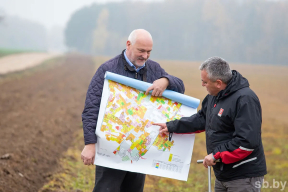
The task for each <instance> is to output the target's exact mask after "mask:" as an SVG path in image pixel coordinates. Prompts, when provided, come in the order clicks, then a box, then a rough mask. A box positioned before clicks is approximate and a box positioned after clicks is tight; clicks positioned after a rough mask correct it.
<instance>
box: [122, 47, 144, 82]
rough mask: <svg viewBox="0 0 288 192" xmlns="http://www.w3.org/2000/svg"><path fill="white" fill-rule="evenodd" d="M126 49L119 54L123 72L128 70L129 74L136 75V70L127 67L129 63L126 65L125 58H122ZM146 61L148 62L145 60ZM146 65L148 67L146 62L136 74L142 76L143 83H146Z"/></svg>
mask: <svg viewBox="0 0 288 192" xmlns="http://www.w3.org/2000/svg"><path fill="white" fill-rule="evenodd" d="M125 50H126V49H124V50H123V51H122V53H121V59H122V62H123V63H124V69H125V71H127V70H129V71H131V72H135V73H136V70H135V69H134V68H133V67H131V66H130V65H129V63H127V61H126V59H125V56H124V52H125ZM147 61H148V60H147ZM147 65H148V62H146V63H145V67H143V68H142V69H140V70H139V71H138V74H141V75H143V81H145V82H147Z"/></svg>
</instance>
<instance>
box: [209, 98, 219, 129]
mask: <svg viewBox="0 0 288 192" xmlns="http://www.w3.org/2000/svg"><path fill="white" fill-rule="evenodd" d="M217 103H218V99H217V98H216V101H215V104H214V106H213V108H212V109H211V110H210V117H209V127H211V121H212V117H213V113H212V112H213V110H214V109H215V107H216V106H217Z"/></svg>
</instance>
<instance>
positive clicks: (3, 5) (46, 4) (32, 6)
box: [0, 0, 161, 29]
mask: <svg viewBox="0 0 288 192" xmlns="http://www.w3.org/2000/svg"><path fill="white" fill-rule="evenodd" d="M111 1H113V2H119V1H122V0H0V9H1V10H2V11H3V10H4V11H5V13H6V14H7V15H11V16H19V17H21V18H25V19H29V20H31V21H36V22H38V23H41V24H43V25H44V26H45V27H46V28H47V29H51V27H53V26H54V25H58V26H63V27H64V26H65V24H66V22H67V21H68V20H69V18H70V16H71V14H72V13H73V12H74V11H75V10H77V9H80V8H82V7H83V6H89V5H91V4H92V3H94V2H98V3H106V2H111ZM130 1H135V0H130ZM142 1H147V2H151V1H161V0H142Z"/></svg>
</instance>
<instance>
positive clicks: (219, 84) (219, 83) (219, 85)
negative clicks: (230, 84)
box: [216, 79, 223, 89]
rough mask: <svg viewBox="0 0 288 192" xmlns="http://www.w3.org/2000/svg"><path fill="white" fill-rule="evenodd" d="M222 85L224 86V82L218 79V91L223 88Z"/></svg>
mask: <svg viewBox="0 0 288 192" xmlns="http://www.w3.org/2000/svg"><path fill="white" fill-rule="evenodd" d="M222 85H223V81H221V80H220V79H217V80H216V87H217V88H218V89H220V88H221V87H222Z"/></svg>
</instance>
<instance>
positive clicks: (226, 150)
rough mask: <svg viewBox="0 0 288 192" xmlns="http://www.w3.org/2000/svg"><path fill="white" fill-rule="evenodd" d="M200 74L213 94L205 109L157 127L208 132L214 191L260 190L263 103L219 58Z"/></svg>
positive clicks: (205, 65) (163, 130)
mask: <svg viewBox="0 0 288 192" xmlns="http://www.w3.org/2000/svg"><path fill="white" fill-rule="evenodd" d="M200 70H201V79H202V86H203V87H206V89H207V92H208V95H207V96H206V97H205V99H204V100H203V102H202V109H201V110H199V111H198V113H197V114H194V115H192V116H191V117H183V118H181V119H180V120H174V121H170V122H167V123H166V124H165V123H157V124H156V125H159V126H160V134H163V133H165V134H168V133H169V132H175V133H193V132H197V133H199V132H201V131H205V132H206V147H207V154H208V155H207V156H206V157H205V158H204V162H203V164H204V166H205V167H206V168H207V167H208V166H213V169H214V173H215V176H216V181H215V191H216V192H222V191H233V192H237V191H260V188H259V186H260V183H262V182H263V177H264V175H265V174H267V171H266V161H265V155H264V150H263V146H262V140H261V123H262V114H261V113H262V112H261V105H260V102H259V99H258V97H257V96H256V94H255V93H254V92H253V91H252V90H251V89H250V88H249V83H248V81H247V79H246V78H244V77H243V76H242V75H241V74H240V73H239V72H237V71H235V70H232V71H231V70H230V67H229V64H228V63H227V62H226V61H224V60H223V59H221V58H219V57H212V58H210V59H208V60H206V61H205V62H204V63H203V64H201V66H200ZM218 159H219V160H221V162H220V163H215V161H216V160H218ZM257 187H258V188H257Z"/></svg>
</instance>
